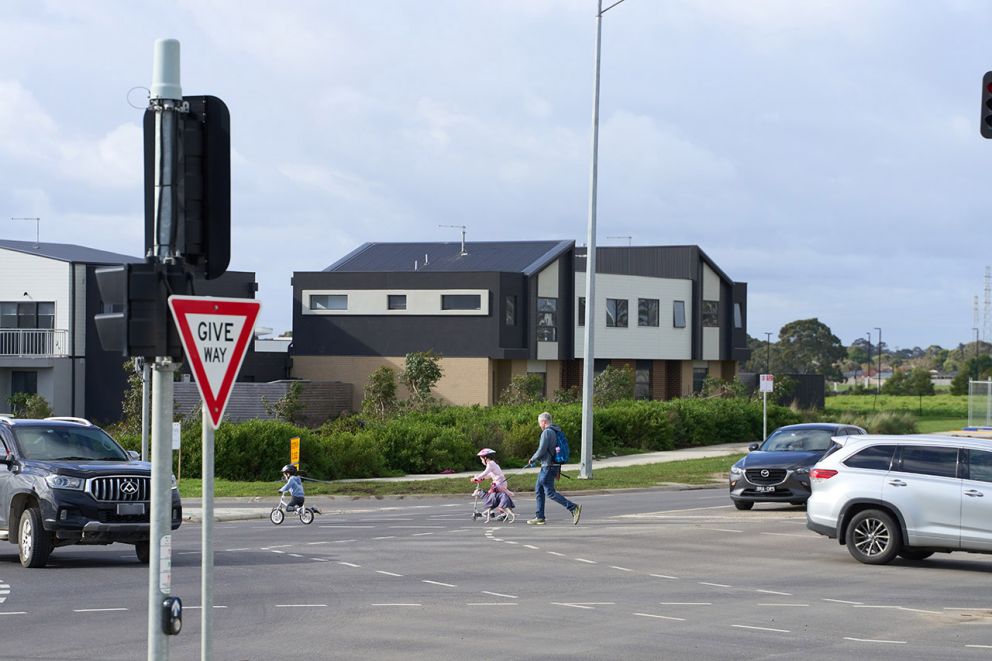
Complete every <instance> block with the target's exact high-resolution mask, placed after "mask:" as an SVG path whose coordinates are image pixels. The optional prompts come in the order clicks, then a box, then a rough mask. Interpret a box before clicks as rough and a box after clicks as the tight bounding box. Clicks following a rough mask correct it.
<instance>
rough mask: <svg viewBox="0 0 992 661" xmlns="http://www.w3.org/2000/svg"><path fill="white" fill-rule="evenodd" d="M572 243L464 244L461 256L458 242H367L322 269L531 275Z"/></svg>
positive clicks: (488, 242)
mask: <svg viewBox="0 0 992 661" xmlns="http://www.w3.org/2000/svg"><path fill="white" fill-rule="evenodd" d="M574 245H575V242H574V241H483V242H473V243H466V244H465V252H466V253H468V254H466V255H462V254H461V244H460V243H366V244H363V245H362V246H360V247H359V248H358V249H356V250H354V251H352V252H351V253H349V254H347V255H345V256H344V257H342V258H341V259H339V260H338V261H336V262H334V263H333V264H331V265H330V266H328V267H327V268H326V269H324V270H325V271H347V272H356V271H357V272H362V273H367V272H376V273H378V272H383V271H392V272H395V271H411V272H412V271H414V270H417V271H430V272H450V271H460V272H485V271H505V272H514V273H524V274H527V275H530V274H533V273H536V272H537V271H539V270H541V269H542V268H544V267H545V266H546V265H547V264H549V263H550V262H551V261H552V260H554V259H557V258H558V257H559V256H560V255H561V254H562V253H564V252H566V251H568V250H571V249H572V248H573V247H574ZM415 263H416V269H415V268H414V264H415Z"/></svg>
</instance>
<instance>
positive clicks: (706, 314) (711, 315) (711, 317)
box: [702, 301, 720, 328]
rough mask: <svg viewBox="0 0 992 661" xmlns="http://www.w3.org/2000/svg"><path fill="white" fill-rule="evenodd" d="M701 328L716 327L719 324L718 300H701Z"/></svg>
mask: <svg viewBox="0 0 992 661" xmlns="http://www.w3.org/2000/svg"><path fill="white" fill-rule="evenodd" d="M702 312H703V318H702V322H703V328H716V327H718V326H719V325H720V302H719V301H703V309H702Z"/></svg>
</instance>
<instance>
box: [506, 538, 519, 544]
mask: <svg viewBox="0 0 992 661" xmlns="http://www.w3.org/2000/svg"><path fill="white" fill-rule="evenodd" d="M506 543H507V544H519V543H520V542H514V541H510V540H509V539H508V540H506Z"/></svg>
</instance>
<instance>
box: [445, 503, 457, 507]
mask: <svg viewBox="0 0 992 661" xmlns="http://www.w3.org/2000/svg"><path fill="white" fill-rule="evenodd" d="M441 507H461V505H457V504H455V503H451V504H448V505H441Z"/></svg>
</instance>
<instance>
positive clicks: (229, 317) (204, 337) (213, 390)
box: [169, 296, 262, 429]
mask: <svg viewBox="0 0 992 661" xmlns="http://www.w3.org/2000/svg"><path fill="white" fill-rule="evenodd" d="M261 308H262V304H261V303H260V302H258V301H253V300H251V299H246V298H213V297H210V296H170V297H169V310H171V311H172V318H173V320H174V321H175V322H176V328H177V329H179V337H180V339H181V340H182V343H183V351H185V352H186V359H187V360H188V361H189V367H190V371H191V372H193V378H194V379H195V380H196V387H197V388H199V390H200V397H202V398H203V402H204V404H206V409H207V413H208V414H209V415H208V419H209V421H210V426H211V427H213V428H214V429H217V427H218V426H219V425H220V421H221V419H222V418H223V417H224V409H226V408H227V400H228V398H229V397H230V395H231V390H232V389H233V387H234V382H235V380H236V379H237V377H238V372H239V371H241V363H242V362H243V361H244V359H245V354H246V353H247V352H248V342H249V341H251V337H252V333H253V331H254V330H255V320H256V319H258V311H259V310H260V309H261Z"/></svg>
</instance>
